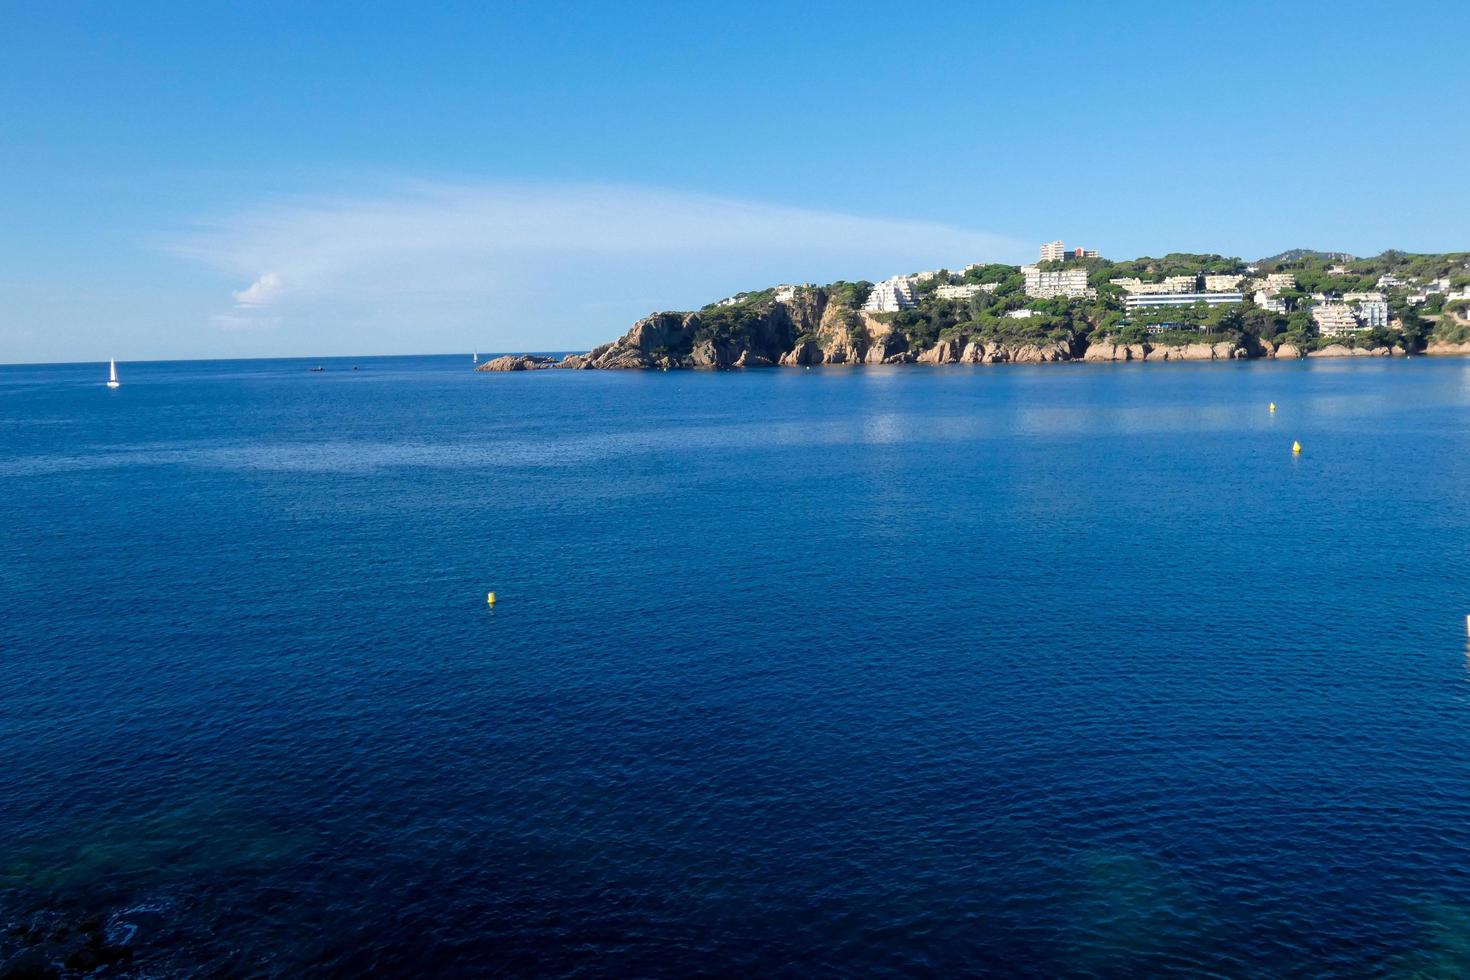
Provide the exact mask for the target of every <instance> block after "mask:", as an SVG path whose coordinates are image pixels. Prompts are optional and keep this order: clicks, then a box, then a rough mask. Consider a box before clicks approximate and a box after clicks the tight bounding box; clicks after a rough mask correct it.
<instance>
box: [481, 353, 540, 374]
mask: <svg viewBox="0 0 1470 980" xmlns="http://www.w3.org/2000/svg"><path fill="white" fill-rule="evenodd" d="M556 366H557V360H556V358H554V357H543V356H541V355H539V354H506V355H505V356H504V357H497V358H494V359H492V360H489V361H486V362H485V363H484V364H481V365H480V366H479V367H477V368H475V370H476V371H539V370H541V369H542V368H552V367H556Z"/></svg>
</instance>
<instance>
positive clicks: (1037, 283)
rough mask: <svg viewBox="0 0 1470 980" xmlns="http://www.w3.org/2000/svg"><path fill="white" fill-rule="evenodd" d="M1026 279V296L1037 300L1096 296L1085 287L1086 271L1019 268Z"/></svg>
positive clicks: (1095, 292) (1095, 293) (1088, 287)
mask: <svg viewBox="0 0 1470 980" xmlns="http://www.w3.org/2000/svg"><path fill="white" fill-rule="evenodd" d="M1021 274H1022V275H1024V276H1025V277H1026V295H1027V296H1034V297H1036V298H1037V299H1051V298H1053V297H1056V296H1066V297H1068V298H1070V299H1087V298H1091V297H1093V296H1096V295H1097V290H1096V289H1093V288H1091V287H1090V286H1088V285H1087V270H1086V269H1057V270H1054V271H1045V272H1044V271H1042V270H1041V269H1040V268H1039V267H1037V266H1034V265H1023V266H1021Z"/></svg>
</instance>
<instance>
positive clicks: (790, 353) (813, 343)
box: [476, 290, 1470, 371]
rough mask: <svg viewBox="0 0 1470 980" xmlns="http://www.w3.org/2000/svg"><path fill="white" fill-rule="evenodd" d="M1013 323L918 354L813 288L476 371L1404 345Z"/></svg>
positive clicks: (1392, 351) (1202, 354)
mask: <svg viewBox="0 0 1470 980" xmlns="http://www.w3.org/2000/svg"><path fill="white" fill-rule="evenodd" d="M1024 322H1025V321H1024V320H1020V321H1017V323H1018V327H1017V330H1016V334H1017V335H1016V336H1015V337H1014V338H1009V337H994V336H989V337H986V336H979V335H972V334H968V333H966V332H964V331H963V330H960V331H956V332H954V333H953V334H952V335H950V336H946V337H941V338H940V339H938V340H937V341H936V342H935V343H933V344H931V345H928V346H924V347H921V348H919V349H915V348H913V347H911V346H910V343H909V341H908V339H907V338H906V337H905V336H904V334H903V333H902V332H901V331H899V330H897V329H895V328H894V325H893V322H892V319H891V318H888V317H884V316H882V315H874V314H872V313H868V312H866V311H863V310H856V309H852V308H851V307H848V306H844V305H842V304H840V303H837V302H831V301H829V300H828V298H827V297H826V295H825V294H824V293H823V292H822V291H820V290H818V291H815V293H812V294H804V295H801V296H798V297H797V298H796V299H794V300H791V301H785V302H771V303H769V304H766V305H765V306H763V307H761V308H759V309H758V310H753V311H745V312H744V313H742V314H741V315H739V316H731V315H730V314H726V313H722V312H721V311H719V310H718V309H716V310H706V311H700V312H694V313H674V312H666V313H654V314H652V315H650V316H647V317H644V318H643V319H641V320H639V321H638V322H637V323H635V324H633V326H632V328H631V329H630V330H629V331H628V332H627V333H626V334H624V335H623V336H622V337H620V338H618V339H617V340H615V341H612V342H611V343H607V344H603V345H601V346H599V347H594V348H593V349H592V350H590V351H588V352H587V353H585V354H568V355H567V356H566V357H564V358H562V359H561V360H557V359H556V358H554V357H547V356H544V355H537V354H508V355H505V356H503V357H497V358H494V359H493V360H490V361H487V362H485V363H484V364H482V365H480V366H479V367H478V368H477V369H476V370H479V371H536V370H544V369H550V368H562V369H568V370H583V371H586V370H601V371H609V370H670V369H681V368H704V369H713V370H722V369H733V368H750V367H809V366H815V365H839V364H840V365H858V364H1045V363H1055V362H1059V361H1083V362H1092V363H1097V362H1116V361H1143V362H1152V361H1234V360H1246V359H1258V358H1274V359H1301V358H1328V357H1393V356H1403V355H1405V354H1406V353H1408V352H1407V351H1406V350H1405V349H1404V348H1403V347H1400V346H1393V347H1371V348H1365V347H1353V346H1350V345H1348V344H1332V345H1329V346H1327V347H1323V348H1321V349H1319V350H1313V351H1304V350H1302V349H1300V348H1298V347H1296V346H1294V345H1292V344H1286V343H1282V344H1275V343H1273V342H1271V341H1269V340H1261V339H1258V338H1255V337H1249V336H1248V337H1246V338H1244V339H1243V340H1242V341H1240V342H1235V341H1227V342H1222V343H1185V344H1162V343H1161V344H1153V343H1150V342H1147V341H1144V342H1118V341H1115V340H1114V339H1113V338H1111V337H1108V336H1103V337H1096V338H1093V337H1083V336H1079V335H1077V334H1072V333H1068V334H1066V335H1064V336H1052V337H1036V336H1028V335H1026V334H1025V331H1024V326H1021V325H1023V324H1024ZM1423 353H1425V354H1429V355H1466V354H1470V343H1462V344H1447V343H1443V342H1435V343H1431V344H1430V345H1429V346H1428V347H1427V348H1426V349H1425V350H1424V351H1423Z"/></svg>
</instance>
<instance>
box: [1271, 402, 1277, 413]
mask: <svg viewBox="0 0 1470 980" xmlns="http://www.w3.org/2000/svg"><path fill="white" fill-rule="evenodd" d="M1270 410H1271V411H1273V412H1274V411H1276V403H1275V402H1272V403H1271V409H1270Z"/></svg>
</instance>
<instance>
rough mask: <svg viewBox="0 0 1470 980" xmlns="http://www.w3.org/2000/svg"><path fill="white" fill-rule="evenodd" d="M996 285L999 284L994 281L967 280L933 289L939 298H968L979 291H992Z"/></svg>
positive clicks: (976, 294)
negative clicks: (955, 284) (956, 284)
mask: <svg viewBox="0 0 1470 980" xmlns="http://www.w3.org/2000/svg"><path fill="white" fill-rule="evenodd" d="M998 285H1000V284H999V283H995V282H986V283H979V282H967V283H962V284H961V285H958V286H940V287H939V288H938V289H936V290H934V295H935V296H938V297H939V298H940V299H969V298H970V297H972V296H978V295H979V294H980V293H993V292H995V287H996V286H998Z"/></svg>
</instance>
